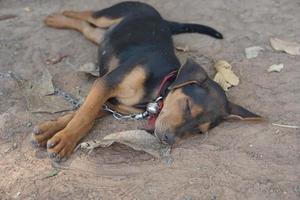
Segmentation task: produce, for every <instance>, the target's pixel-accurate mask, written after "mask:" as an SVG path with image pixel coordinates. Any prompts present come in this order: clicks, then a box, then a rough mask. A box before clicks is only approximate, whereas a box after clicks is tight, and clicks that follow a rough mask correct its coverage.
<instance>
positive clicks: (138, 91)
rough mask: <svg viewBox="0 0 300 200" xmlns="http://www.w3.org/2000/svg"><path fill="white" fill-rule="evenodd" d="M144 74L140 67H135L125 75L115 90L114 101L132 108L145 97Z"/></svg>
mask: <svg viewBox="0 0 300 200" xmlns="http://www.w3.org/2000/svg"><path fill="white" fill-rule="evenodd" d="M145 81H146V74H145V71H144V69H143V68H142V67H139V66H137V67H135V68H134V69H133V70H132V71H131V72H129V73H128V74H127V75H125V77H124V79H123V80H122V82H121V83H120V84H119V85H118V87H117V90H116V99H117V100H118V101H119V102H120V103H121V104H124V105H128V106H133V105H136V104H138V103H140V102H141V100H142V99H143V98H144V96H145V89H144V88H145V85H144V84H145Z"/></svg>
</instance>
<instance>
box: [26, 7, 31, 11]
mask: <svg viewBox="0 0 300 200" xmlns="http://www.w3.org/2000/svg"><path fill="white" fill-rule="evenodd" d="M24 10H25V11H26V12H31V11H32V9H31V8H30V7H25V8H24Z"/></svg>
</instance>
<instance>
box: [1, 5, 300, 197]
mask: <svg viewBox="0 0 300 200" xmlns="http://www.w3.org/2000/svg"><path fill="white" fill-rule="evenodd" d="M116 2H118V1H116V0H113V1H111V0H110V1H108V0H102V1H101V0H90V1H82V0H73V1H67V0H52V1H47V0H9V1H8V0H0V15H5V14H14V15H17V17H16V18H12V19H7V20H1V21H0V30H1V31H0V199H1V200H4V199H28V200H29V199H72V200H74V199H172V200H173V199H178V200H184V199H185V200H188V199H189V200H191V199H193V200H195V199H208V200H216V199H230V200H233V199H259V200H260V199H270V200H277V199H299V198H300V156H299V155H300V134H299V129H289V128H280V127H276V126H273V125H272V124H271V123H265V124H248V123H223V124H222V125H220V126H218V127H217V128H215V129H213V130H211V131H210V132H209V134H206V135H197V136H194V137H192V138H190V139H187V140H184V141H183V142H181V143H180V144H178V145H177V146H176V148H174V149H173V152H172V154H173V157H174V161H173V163H171V164H167V163H164V162H161V161H159V160H155V159H153V158H152V157H151V156H149V155H148V154H146V153H142V152H135V151H134V150H132V149H130V148H128V147H126V146H122V145H114V146H113V147H111V148H108V149H98V150H96V151H94V152H93V153H92V154H90V155H88V154H87V153H86V152H82V151H81V152H76V153H74V154H73V156H72V157H71V158H70V159H69V160H68V161H67V162H65V163H62V164H61V165H55V164H53V163H51V161H50V160H49V159H48V158H47V156H46V152H45V151H44V150H38V151H36V150H34V149H32V148H31V146H30V145H29V139H30V133H31V130H32V128H33V125H34V124H36V123H38V122H41V121H44V120H47V119H51V118H54V117H56V116H58V115H60V114H52V115H51V114H32V113H30V112H28V110H27V108H26V103H25V99H24V98H23V97H22V95H21V93H20V90H19V89H18V87H17V85H16V82H15V81H14V80H13V79H11V78H10V77H9V76H8V74H7V73H8V72H9V71H11V72H13V73H17V74H19V75H22V77H24V78H26V79H31V77H32V76H33V75H35V74H36V73H38V72H39V71H40V70H41V69H42V67H46V68H47V69H48V70H49V71H50V73H51V74H52V76H53V82H54V84H55V85H56V86H59V87H61V88H63V89H64V90H66V91H68V92H69V93H71V94H72V95H74V96H78V95H79V93H80V92H81V94H85V93H86V92H87V91H88V88H89V87H90V84H91V83H92V79H91V78H89V77H87V76H83V75H78V74H77V73H76V72H75V69H76V67H78V66H80V65H82V64H84V63H87V62H94V61H96V54H97V48H96V47H95V46H94V45H93V44H91V43H90V42H88V41H87V40H85V39H84V38H83V37H82V36H81V35H80V34H78V33H76V32H74V31H69V30H55V29H51V28H48V27H46V26H45V25H44V24H43V22H42V20H43V18H44V17H45V16H46V15H48V14H50V13H52V12H56V11H63V10H66V9H76V10H79V9H94V8H99V9H101V8H104V7H106V6H109V5H111V4H113V3H116ZM147 2H149V3H150V4H152V5H153V6H155V7H156V8H157V9H158V10H159V11H160V12H161V13H162V15H163V16H164V17H166V18H168V19H173V20H178V21H188V22H199V23H204V24H208V25H211V26H214V27H216V28H217V29H218V30H220V31H221V32H222V33H224V36H225V39H224V41H222V42H220V41H217V40H214V39H211V38H209V37H206V36H201V35H196V34H194V35H181V36H177V37H175V38H174V41H175V43H178V44H185V45H188V46H189V47H190V48H192V49H197V52H192V53H189V54H190V56H193V57H195V58H196V59H197V60H198V62H199V63H202V64H203V65H204V67H205V68H206V69H207V70H208V71H209V72H210V74H212V73H213V69H212V65H211V63H212V62H211V61H212V59H226V60H228V61H230V62H231V63H232V64H233V70H234V71H235V72H236V73H237V74H238V76H239V77H240V79H241V84H240V85H239V86H238V87H235V88H233V89H231V90H230V91H229V92H228V96H229V97H230V99H231V100H233V101H234V102H236V103H239V104H241V105H243V106H245V107H247V108H249V109H251V110H253V111H255V112H257V113H259V114H261V115H263V116H266V117H267V118H268V119H269V120H270V122H276V123H282V124H290V125H300V102H299V99H300V66H299V63H300V57H299V56H298V57H297V56H290V55H287V54H284V53H278V52H275V51H273V50H272V49H271V47H270V45H269V38H270V37H272V36H277V37H280V38H283V39H287V40H291V41H297V42H300V23H299V19H300V12H299V7H300V2H299V1H298V0H255V1H239V0H227V1H221V0H215V1H210V0H202V1H194V0H184V1H182V0H174V1H158V0H157V1H156V0H149V1H147ZM225 2H226V3H225ZM25 7H29V8H31V11H30V12H28V11H26V10H24V8H25ZM256 45H259V46H262V47H263V48H264V49H265V51H264V52H262V53H260V54H259V56H258V57H257V58H254V59H251V60H248V59H247V58H246V57H245V54H244V49H245V48H246V47H249V46H256ZM61 55H68V58H67V59H64V60H63V61H62V62H59V63H57V64H53V65H51V64H50V65H46V64H45V60H46V59H48V58H55V57H58V56H61ZM203 55H204V56H203ZM278 63H284V66H285V67H284V69H283V70H282V72H280V73H272V74H269V73H267V72H266V69H267V68H268V66H270V65H272V64H278ZM141 125H142V123H134V122H118V121H115V120H113V119H112V118H111V117H107V118H105V119H103V120H101V121H99V122H98V123H97V125H96V126H95V128H94V129H93V131H92V132H91V134H90V135H89V136H88V138H86V139H85V140H88V139H91V138H101V137H103V136H104V135H105V134H108V133H110V132H114V131H119V130H127V129H133V128H136V127H140V126H141Z"/></svg>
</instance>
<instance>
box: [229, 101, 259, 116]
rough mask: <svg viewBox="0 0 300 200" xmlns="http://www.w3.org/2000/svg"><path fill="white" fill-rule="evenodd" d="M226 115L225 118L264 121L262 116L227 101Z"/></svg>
mask: <svg viewBox="0 0 300 200" xmlns="http://www.w3.org/2000/svg"><path fill="white" fill-rule="evenodd" d="M227 106H228V107H227V108H228V111H227V112H228V115H227V116H226V117H225V120H247V121H264V118H263V117H261V116H259V115H257V114H255V113H252V112H250V111H249V110H247V109H245V108H243V107H242V106H239V105H236V104H234V103H231V102H228V105H227Z"/></svg>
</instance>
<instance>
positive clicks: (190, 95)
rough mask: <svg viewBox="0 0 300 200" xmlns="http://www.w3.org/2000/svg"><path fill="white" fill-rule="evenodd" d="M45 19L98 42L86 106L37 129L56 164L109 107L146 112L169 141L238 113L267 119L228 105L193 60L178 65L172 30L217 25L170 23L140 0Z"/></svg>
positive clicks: (205, 30) (35, 137) (35, 139)
mask: <svg viewBox="0 0 300 200" xmlns="http://www.w3.org/2000/svg"><path fill="white" fill-rule="evenodd" d="M45 23H46V24H47V25H48V26H51V27H54V28H67V29H74V30H77V31H79V32H81V33H82V34H83V35H84V36H85V37H86V38H87V39H89V40H90V41H92V42H94V43H96V44H97V45H98V46H99V60H98V65H99V69H100V74H101V76H100V77H99V78H98V79H97V80H96V81H95V82H94V84H93V86H92V88H91V90H90V92H89V94H88V96H87V97H86V99H85V101H84V103H83V104H82V106H81V107H80V108H79V109H78V110H77V111H75V112H72V113H69V114H67V115H65V116H62V117H59V118H57V119H55V120H51V121H47V122H44V123H41V124H39V125H38V126H36V127H35V129H34V131H33V134H32V144H33V146H34V147H47V151H48V154H49V157H50V158H52V159H54V160H55V161H59V160H61V159H62V158H64V157H67V156H69V155H70V154H71V153H72V152H73V149H74V147H75V146H76V145H77V144H78V142H79V141H80V140H81V139H82V138H83V137H84V136H85V135H86V134H87V133H88V132H89V130H90V129H91V128H92V126H93V124H94V122H95V120H96V119H97V118H101V117H103V116H104V115H106V114H107V110H108V109H107V106H109V108H110V110H114V111H116V112H118V113H122V114H125V115H126V114H131V115H132V114H133V116H135V117H136V116H140V113H142V117H144V118H146V117H148V118H151V119H154V120H152V122H154V123H153V124H154V128H153V129H154V132H155V134H156V135H157V136H158V137H159V138H160V139H161V141H163V142H165V143H168V144H170V145H172V144H174V143H175V141H176V138H177V137H184V136H185V135H187V134H190V133H198V132H205V131H207V130H208V129H210V128H212V127H215V126H216V125H218V124H219V123H220V122H222V121H223V120H225V119H227V118H230V117H232V116H235V118H238V119H261V117H260V116H258V115H256V114H253V113H251V112H249V111H247V110H246V109H244V108H242V107H240V106H238V105H235V104H233V103H231V102H229V101H228V100H227V98H226V95H225V93H224V91H223V90H222V88H221V87H220V86H219V85H218V84H216V83H215V82H213V81H212V80H211V79H210V78H208V76H207V74H206V72H205V71H204V70H203V69H202V67H201V66H200V65H198V64H197V63H195V62H194V61H192V60H188V61H187V62H186V63H185V64H184V65H183V66H182V67H180V63H179V60H178V59H177V57H176V56H175V53H174V45H173V41H172V35H174V34H180V33H192V32H195V33H202V34H206V35H209V36H212V37H214V38H217V39H222V38H223V36H222V34H220V33H219V32H218V31H216V30H214V29H213V28H210V27H208V26H204V25H199V24H185V23H178V22H172V21H167V20H164V19H163V18H162V17H161V15H160V14H159V13H158V12H157V11H156V10H155V9H154V8H153V7H151V6H149V5H147V4H145V3H140V2H123V3H119V4H116V5H114V6H112V7H109V8H106V9H103V10H100V11H83V12H76V11H65V12H63V13H61V14H53V15H50V16H48V17H47V18H46V19H45ZM149 102H152V104H151V105H152V107H151V106H149V105H150V104H148V103H149ZM104 105H105V107H104ZM153 105H154V106H153ZM104 108H106V109H104ZM153 108H155V109H153ZM145 110H146V111H145ZM135 114H137V115H135ZM155 119H156V121H155Z"/></svg>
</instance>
